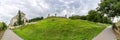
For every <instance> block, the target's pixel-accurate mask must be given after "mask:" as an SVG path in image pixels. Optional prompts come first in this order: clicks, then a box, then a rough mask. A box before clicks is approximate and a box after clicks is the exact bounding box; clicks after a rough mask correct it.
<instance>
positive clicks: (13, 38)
mask: <svg viewBox="0 0 120 40" xmlns="http://www.w3.org/2000/svg"><path fill="white" fill-rule="evenodd" d="M1 40H23V39H21V38H20V37H19V36H17V35H16V34H15V33H14V32H13V31H12V30H10V29H7V30H6V31H5V33H4V35H3V37H2V39H1Z"/></svg>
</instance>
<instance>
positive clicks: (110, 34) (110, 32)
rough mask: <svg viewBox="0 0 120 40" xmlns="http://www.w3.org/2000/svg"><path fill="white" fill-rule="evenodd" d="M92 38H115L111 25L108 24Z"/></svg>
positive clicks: (101, 39) (103, 39) (105, 39)
mask: <svg viewBox="0 0 120 40" xmlns="http://www.w3.org/2000/svg"><path fill="white" fill-rule="evenodd" d="M93 40H116V37H115V34H114V32H113V30H112V27H111V26H109V27H107V28H106V29H104V30H103V31H102V32H101V33H100V34H99V35H98V36H96V37H95V38H93Z"/></svg>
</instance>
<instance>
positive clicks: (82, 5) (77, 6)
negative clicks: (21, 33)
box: [0, 0, 100, 23]
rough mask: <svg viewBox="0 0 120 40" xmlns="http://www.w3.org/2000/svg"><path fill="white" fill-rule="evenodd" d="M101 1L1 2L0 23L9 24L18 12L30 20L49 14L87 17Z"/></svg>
mask: <svg viewBox="0 0 120 40" xmlns="http://www.w3.org/2000/svg"><path fill="white" fill-rule="evenodd" d="M98 3H100V0H0V21H3V22H6V23H9V21H10V20H11V18H12V17H14V16H15V15H16V14H17V12H18V10H21V11H22V12H23V13H25V14H26V17H27V18H28V19H31V18H35V17H41V16H43V17H46V16H47V15H48V14H50V15H54V14H57V15H58V16H64V15H67V16H71V15H87V14H88V11H89V10H95V9H96V8H97V7H98Z"/></svg>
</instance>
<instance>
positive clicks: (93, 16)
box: [87, 10, 111, 23]
mask: <svg viewBox="0 0 120 40" xmlns="http://www.w3.org/2000/svg"><path fill="white" fill-rule="evenodd" d="M87 20H89V21H93V22H100V23H111V20H110V19H109V18H108V17H105V16H104V15H102V14H101V13H99V12H98V11H95V10H91V11H89V12H88V15H87Z"/></svg>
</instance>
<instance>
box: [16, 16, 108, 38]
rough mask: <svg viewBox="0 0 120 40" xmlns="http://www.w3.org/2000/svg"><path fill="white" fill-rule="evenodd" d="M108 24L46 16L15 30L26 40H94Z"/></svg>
mask: <svg viewBox="0 0 120 40" xmlns="http://www.w3.org/2000/svg"><path fill="white" fill-rule="evenodd" d="M107 26H108V25H106V24H101V23H94V22H90V21H86V20H71V19H66V18H46V19H43V20H41V21H38V22H37V23H35V24H28V25H23V26H21V27H20V28H17V29H14V32H15V33H16V34H17V35H19V36H20V37H21V38H23V39H24V40H92V38H94V37H95V36H97V35H98V34H99V33H100V32H101V31H102V30H103V29H105V28H106V27H107Z"/></svg>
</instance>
